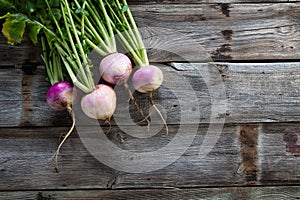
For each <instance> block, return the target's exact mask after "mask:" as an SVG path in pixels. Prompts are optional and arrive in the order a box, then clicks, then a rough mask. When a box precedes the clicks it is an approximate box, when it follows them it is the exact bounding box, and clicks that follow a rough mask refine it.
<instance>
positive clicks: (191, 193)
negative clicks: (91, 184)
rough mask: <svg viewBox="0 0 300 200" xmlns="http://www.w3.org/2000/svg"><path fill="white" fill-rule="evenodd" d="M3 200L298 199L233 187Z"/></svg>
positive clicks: (283, 191) (297, 193)
mask: <svg viewBox="0 0 300 200" xmlns="http://www.w3.org/2000/svg"><path fill="white" fill-rule="evenodd" d="M0 197H1V198H2V199H15V200H19V199H20V200H32V199H38V200H39V199H85V200H87V199H89V200H92V199H102V200H106V199H107V200H110V199H120V200H121V199H132V200H139V199H161V198H163V199H166V200H168V199H170V200H176V199H178V200H180V199H203V200H216V199H220V200H221V199H222V200H233V199H239V200H257V199H264V200H274V199H282V200H293V199H299V198H300V188H299V187H258V188H256V187H243V188H239V187H232V188H198V189H179V188H174V189H152V190H150V189H145V190H75V191H74V190H73V191H22V192H0Z"/></svg>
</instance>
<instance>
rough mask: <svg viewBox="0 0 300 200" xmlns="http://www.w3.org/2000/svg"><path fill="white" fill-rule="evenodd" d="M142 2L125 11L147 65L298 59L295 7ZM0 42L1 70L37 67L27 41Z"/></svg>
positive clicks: (37, 52)
mask: <svg viewBox="0 0 300 200" xmlns="http://www.w3.org/2000/svg"><path fill="white" fill-rule="evenodd" d="M142 2H145V1H142ZM142 2H140V1H133V2H131V5H130V6H131V9H132V11H133V14H134V16H135V18H136V21H137V23H138V25H139V27H140V28H141V29H142V32H143V35H144V38H145V43H146V46H147V48H148V49H149V57H150V59H151V61H152V62H170V61H173V62H175V61H186V60H188V61H198V62H202V61H204V60H206V59H207V58H210V59H213V60H215V61H224V60H226V61H228V60H230V61H231V60H234V61H245V60H248V61H249V60H295V59H299V58H300V50H299V43H300V41H299V23H298V22H299V16H300V4H299V3H298V2H297V1H289V2H288V3H287V2H286V1H270V2H276V3H253V2H252V3H250V2H249V3H243V2H246V1H238V0H237V1H226V2H227V3H222V1H221V3H216V1H204V2H203V1H183V2H181V3H180V2H179V1H150V3H151V2H152V5H147V3H146V5H142ZM158 2H159V3H158ZM224 2H225V1H224ZM256 2H259V1H256ZM264 2H267V1H264ZM148 3H149V2H148ZM154 3H155V6H153V5H154ZM0 41H1V43H0V47H1V48H0V49H1V50H0V57H1V58H2V61H1V65H4V66H8V65H14V64H22V63H26V62H32V63H40V62H41V59H40V58H39V55H40V48H39V47H33V45H30V42H29V41H27V42H25V43H24V44H22V45H17V46H15V47H11V46H8V45H6V42H5V40H4V38H3V36H1V37H0ZM199 49H201V51H200V50H199ZM12 55H15V56H14V57H15V58H14V59H11V58H10V57H11V56H12ZM203 55H205V56H203Z"/></svg>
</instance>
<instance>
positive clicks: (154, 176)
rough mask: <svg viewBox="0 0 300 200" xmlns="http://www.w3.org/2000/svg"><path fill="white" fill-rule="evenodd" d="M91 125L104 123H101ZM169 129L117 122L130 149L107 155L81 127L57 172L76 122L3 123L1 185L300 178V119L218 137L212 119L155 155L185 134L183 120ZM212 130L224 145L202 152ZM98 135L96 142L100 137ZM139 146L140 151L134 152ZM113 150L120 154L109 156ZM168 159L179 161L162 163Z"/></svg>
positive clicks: (201, 183) (115, 185)
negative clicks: (143, 134) (136, 132)
mask: <svg viewBox="0 0 300 200" xmlns="http://www.w3.org/2000/svg"><path fill="white" fill-rule="evenodd" d="M195 127H196V128H197V130H196V133H195V132H194V128H195ZM89 128H90V130H96V129H98V130H99V129H100V127H99V126H98V127H96V126H95V127H89ZM94 128H95V129H94ZM132 128H133V127H132ZM169 128H170V133H169V135H168V136H165V135H163V133H164V132H163V131H161V132H160V133H158V134H157V135H155V136H153V137H150V138H137V137H133V136H131V135H130V132H124V131H122V130H120V129H119V127H116V126H113V127H112V130H111V132H110V133H109V134H108V135H107V138H108V139H109V140H110V141H111V143H112V144H114V146H115V147H117V148H119V149H123V150H124V151H125V152H127V154H126V156H123V157H122V156H121V157H120V156H119V155H117V154H116V152H117V151H115V149H113V148H107V146H106V145H104V146H100V147H99V148H98V152H104V153H105V155H103V156H104V157H101V158H99V157H97V154H95V152H93V151H87V149H89V150H90V148H89V146H87V144H88V143H83V142H84V139H85V140H86V138H84V137H89V135H87V136H83V134H82V132H77V133H73V134H72V135H71V137H70V138H69V139H68V140H67V142H66V143H65V145H64V146H63V148H62V150H61V153H60V156H59V173H56V172H55V170H54V164H53V161H50V158H51V156H52V155H53V153H54V151H55V149H56V147H57V145H58V137H59V135H60V134H62V133H66V131H67V130H68V128H66V127H56V128H54V127H53V128H47V127H43V128H1V129H0V155H1V156H0V163H1V165H0V175H1V179H0V188H1V191H8V190H12V191H17V190H47V189H49V190H55V189H62V190H63V189H66V190H70V189H72V190H73V189H107V188H110V189H111V188H112V189H130V188H132V189H133V188H135V189H138V188H140V189H142V188H170V187H171V188H172V187H175V188H186V187H189V188H194V187H208V186H209V187H234V186H247V185H248V186H250V185H255V186H276V185H277V186H279V185H286V186H287V185H290V186H292V185H295V184H298V183H299V181H300V179H299V178H300V177H299V173H300V172H299V164H300V160H299V158H300V157H299V152H300V150H299V149H300V146H299V143H298V141H297V140H293V141H294V143H293V145H294V149H293V150H291V148H289V147H291V145H292V144H291V143H290V141H289V140H290V139H291V138H295V137H298V135H299V133H298V131H297V130H299V128H300V124H299V123H266V124H240V125H226V126H224V128H223V131H222V133H221V134H220V135H219V133H217V132H214V133H212V135H210V136H208V134H207V130H208V125H201V126H199V127H197V126H194V125H188V126H183V128H184V130H185V133H184V134H182V135H181V136H180V137H181V139H182V141H185V140H186V139H190V138H192V139H193V141H192V143H191V145H190V146H185V145H183V144H179V143H178V145H177V146H176V145H175V146H173V147H172V149H171V151H169V152H163V153H162V154H161V155H160V156H159V157H155V156H154V155H155V154H157V152H158V151H159V149H162V148H165V147H166V146H167V145H169V144H170V143H172V142H173V139H175V138H178V135H179V133H178V132H177V130H178V126H176V125H172V126H170V127H169ZM80 131H82V130H80ZM86 133H87V132H86ZM100 135H103V134H100V133H99V136H100ZM78 136H80V138H79V137H78ZM97 137H98V136H97ZM208 137H211V138H210V139H209V140H211V141H212V140H215V141H216V144H213V143H211V145H212V146H206V149H205V150H207V149H208V148H209V152H208V153H207V154H206V155H205V156H201V153H202V151H201V147H202V146H203V144H204V143H205V140H207V139H208ZM90 139H91V140H92V141H94V140H95V141H96V139H97V138H96V137H95V138H90ZM89 144H92V143H89ZM297 145H298V146H297ZM186 147H187V149H186ZM182 150H185V151H183V154H182V155H181V156H179V158H178V157H177V156H176V154H177V153H178V152H180V151H182ZM133 152H138V153H139V154H140V156H132V155H133ZM145 152H150V153H149V154H147V155H150V156H148V157H145V159H147V161H146V163H144V164H140V165H139V166H138V165H134V164H135V163H136V162H138V161H139V159H143V158H142V157H143V156H144V155H146V154H145ZM199 152H200V154H199ZM96 153H97V152H96ZM202 155H203V154H202ZM94 156H95V157H94ZM111 157H112V158H113V159H114V160H113V161H111V162H110V163H106V161H107V159H111ZM96 158H98V159H96ZM168 159H171V160H173V162H171V163H170V164H169V165H167V166H164V165H162V164H163V163H164V162H165V161H166V160H168ZM103 163H106V164H103ZM128 163H129V164H128ZM114 164H117V168H119V169H116V167H115V166H114ZM128 165H132V166H131V167H132V169H130V170H135V169H137V171H136V172H138V171H139V170H140V168H139V167H143V170H145V171H148V172H143V171H140V173H133V172H129V171H128V168H126V166H128ZM158 166H159V167H161V168H157V167H158ZM154 169H156V170H155V171H152V170H154Z"/></svg>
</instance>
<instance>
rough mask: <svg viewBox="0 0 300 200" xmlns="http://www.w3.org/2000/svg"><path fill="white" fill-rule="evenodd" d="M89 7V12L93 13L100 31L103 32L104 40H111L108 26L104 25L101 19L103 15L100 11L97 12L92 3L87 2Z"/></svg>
mask: <svg viewBox="0 0 300 200" xmlns="http://www.w3.org/2000/svg"><path fill="white" fill-rule="evenodd" d="M87 8H88V10H89V12H90V13H91V15H92V16H93V19H94V20H95V22H96V25H97V27H98V28H99V32H100V33H101V34H102V36H103V39H104V41H109V37H110V36H109V33H108V32H107V30H106V28H105V27H104V24H103V23H102V22H101V21H100V20H99V19H101V17H100V16H99V15H98V13H95V12H94V10H96V8H95V7H94V6H93V5H92V6H91V5H90V4H89V3H87Z"/></svg>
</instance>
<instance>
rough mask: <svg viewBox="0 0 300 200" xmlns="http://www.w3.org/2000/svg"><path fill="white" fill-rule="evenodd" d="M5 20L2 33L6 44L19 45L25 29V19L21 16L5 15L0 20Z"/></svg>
mask: <svg viewBox="0 0 300 200" xmlns="http://www.w3.org/2000/svg"><path fill="white" fill-rule="evenodd" d="M5 17H6V20H5V22H4V23H3V28H2V33H3V35H4V36H5V37H6V38H7V43H8V44H11V45H14V44H20V43H21V41H22V39H23V35H24V32H25V28H26V21H27V19H28V18H27V17H26V16H25V15H22V14H10V13H8V14H6V15H5V16H3V17H1V18H5Z"/></svg>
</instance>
